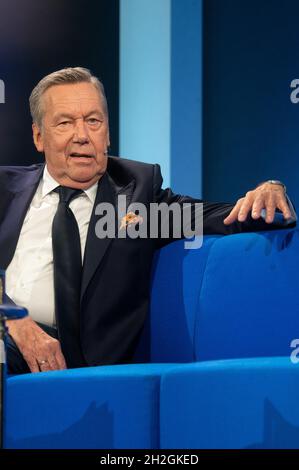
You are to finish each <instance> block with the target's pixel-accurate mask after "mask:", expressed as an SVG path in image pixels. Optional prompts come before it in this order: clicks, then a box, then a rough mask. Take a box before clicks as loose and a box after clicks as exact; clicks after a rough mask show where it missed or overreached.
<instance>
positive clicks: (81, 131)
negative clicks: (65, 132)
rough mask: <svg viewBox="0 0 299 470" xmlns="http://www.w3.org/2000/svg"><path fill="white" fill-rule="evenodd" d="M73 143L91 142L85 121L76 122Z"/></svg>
mask: <svg viewBox="0 0 299 470" xmlns="http://www.w3.org/2000/svg"><path fill="white" fill-rule="evenodd" d="M73 141H74V142H76V143H80V144H82V143H85V142H89V136H88V129H87V127H86V124H85V122H84V121H83V119H77V120H76V123H75V128H74V136H73Z"/></svg>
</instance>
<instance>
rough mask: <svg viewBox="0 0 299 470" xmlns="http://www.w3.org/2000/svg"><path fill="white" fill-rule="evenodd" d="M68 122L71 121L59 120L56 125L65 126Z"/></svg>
mask: <svg viewBox="0 0 299 470" xmlns="http://www.w3.org/2000/svg"><path fill="white" fill-rule="evenodd" d="M70 123H71V122H70V121H61V122H59V123H58V125H59V126H61V127H65V126H67V125H68V124H70Z"/></svg>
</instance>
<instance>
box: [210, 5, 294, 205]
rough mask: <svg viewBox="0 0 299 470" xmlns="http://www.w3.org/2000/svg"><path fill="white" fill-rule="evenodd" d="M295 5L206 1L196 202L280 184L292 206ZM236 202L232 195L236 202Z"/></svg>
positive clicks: (224, 197) (221, 198)
mask: <svg viewBox="0 0 299 470" xmlns="http://www.w3.org/2000/svg"><path fill="white" fill-rule="evenodd" d="M298 18H299V1H298V0H284V1H283V0H205V1H204V12H203V24H204V61H203V70H204V77H203V81H204V85H203V87H204V93H203V95H204V109H203V142H204V145H203V183H204V191H203V195H204V197H205V198H206V199H210V200H224V201H225V200H227V201H234V200H235V199H236V195H242V194H244V191H246V190H248V189H249V188H251V187H253V186H255V185H256V184H257V183H259V182H260V181H263V180H265V179H269V178H271V179H281V180H283V181H284V182H285V183H286V184H287V187H288V192H289V194H290V196H291V197H292V199H293V200H294V201H295V203H296V206H297V208H298V205H299V187H298V186H299V185H298V181H299V104H297V105H294V104H292V103H291V101H290V93H291V89H290V83H291V81H292V80H293V79H294V78H299V26H298ZM238 197H239V196H238Z"/></svg>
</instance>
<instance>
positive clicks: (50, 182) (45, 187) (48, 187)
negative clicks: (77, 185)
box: [41, 165, 98, 203]
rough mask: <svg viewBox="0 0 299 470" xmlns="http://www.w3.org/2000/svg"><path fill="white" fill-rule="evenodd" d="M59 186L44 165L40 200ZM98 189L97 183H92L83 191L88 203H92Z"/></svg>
mask: <svg viewBox="0 0 299 470" xmlns="http://www.w3.org/2000/svg"><path fill="white" fill-rule="evenodd" d="M58 186H60V184H59V183H58V182H57V181H56V180H55V179H54V178H53V176H51V175H50V173H49V170H48V168H47V165H45V168H44V172H43V177H42V191H41V194H42V198H44V197H45V196H47V195H48V194H50V193H51V192H52V191H54V189H55V188H57V187H58ZM97 189H98V182H96V183H94V184H93V185H92V186H90V188H88V189H83V192H84V193H85V194H86V196H87V197H88V199H89V200H90V202H92V203H94V201H95V198H96V194H97Z"/></svg>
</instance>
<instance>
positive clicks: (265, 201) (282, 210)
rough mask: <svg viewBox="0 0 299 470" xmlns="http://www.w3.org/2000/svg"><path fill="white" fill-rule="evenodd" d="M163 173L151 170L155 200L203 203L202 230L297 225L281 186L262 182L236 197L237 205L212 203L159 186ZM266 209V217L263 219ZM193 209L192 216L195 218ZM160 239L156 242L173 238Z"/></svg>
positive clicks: (251, 229)
mask: <svg viewBox="0 0 299 470" xmlns="http://www.w3.org/2000/svg"><path fill="white" fill-rule="evenodd" d="M162 182H163V179H162V176H161V171H160V166H159V165H155V169H154V186H153V192H154V201H155V202H156V203H159V204H160V203H162V202H165V203H167V204H168V205H170V204H172V203H174V202H176V203H179V204H180V205H181V206H182V207H183V204H191V206H192V209H194V203H202V205H203V233H204V234H206V235H208V234H220V235H229V234H233V233H239V232H255V231H262V230H275V229H281V228H285V227H286V226H287V227H288V228H293V227H295V226H296V214H295V211H294V209H293V206H291V207H290V206H289V205H288V202H287V196H286V195H285V191H284V188H283V187H282V186H281V185H274V184H270V183H263V184H261V185H260V186H258V187H257V188H255V189H254V190H252V191H249V192H248V193H246V195H245V196H244V197H243V198H241V199H239V200H238V201H237V203H236V204H229V203H218V202H217V203H213V202H208V201H203V200H200V199H194V198H192V197H190V196H182V195H179V194H174V193H173V192H172V190H171V189H170V188H167V189H162V188H161V186H162ZM265 212H266V218H265ZM194 213H195V212H194V210H193V212H192V218H193V219H194ZM172 240H173V238H171V236H170V237H169V239H164V240H160V241H159V242H158V243H159V245H164V244H167V243H169V242H170V241H172Z"/></svg>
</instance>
